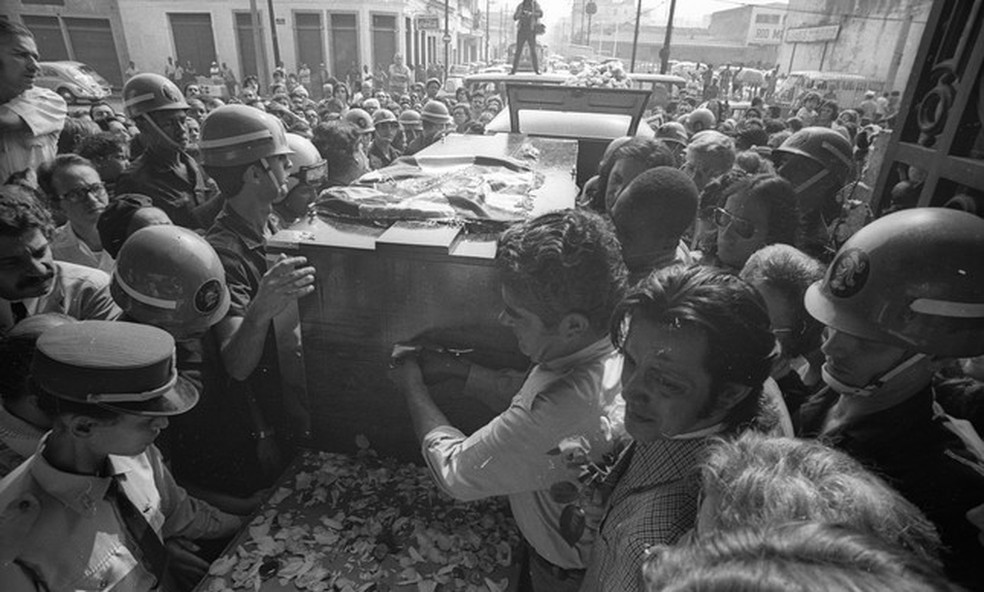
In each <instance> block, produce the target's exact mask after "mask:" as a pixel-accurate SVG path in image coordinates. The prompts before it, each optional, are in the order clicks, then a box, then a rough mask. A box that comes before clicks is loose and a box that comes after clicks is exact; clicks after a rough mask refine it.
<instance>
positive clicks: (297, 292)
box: [215, 256, 314, 380]
mask: <svg viewBox="0 0 984 592" xmlns="http://www.w3.org/2000/svg"><path fill="white" fill-rule="evenodd" d="M306 263H307V259H305V258H304V257H289V258H288V257H283V256H282V257H281V259H280V261H278V262H277V263H276V264H275V265H274V266H273V267H271V268H270V269H269V270H268V271H267V272H266V274H264V275H263V279H262V280H260V287H259V289H258V290H257V292H256V295H255V296H254V298H253V299H252V300H251V301H250V302H249V306H248V307H247V308H246V314H245V315H243V316H239V315H228V316H226V318H224V319H222V321H220V322H219V324H218V325H216V327H215V330H216V335H217V336H218V338H219V344H220V345H219V347H220V351H221V354H222V362H223V364H224V365H225V368H226V372H228V373H229V376H231V377H232V378H235V379H236V380H246V378H247V377H249V375H250V374H252V373H253V370H255V369H256V366H257V364H259V362H260V358H261V357H262V355H263V344H264V342H265V341H266V335H267V330H268V329H269V327H270V323H271V322H272V321H273V318H274V317H275V316H277V315H278V314H279V313H280V311H282V310H283V309H284V308H286V306H287V304H288V303H290V302H292V301H295V300H297V299H298V298H301V297H303V296H307V295H308V294H310V293H311V292H313V291H314V268H313V267H300V266H302V265H305V264H306ZM226 271H227V273H228V271H229V270H228V269H227V270H226Z"/></svg>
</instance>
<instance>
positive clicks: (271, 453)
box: [200, 105, 314, 474]
mask: <svg viewBox="0 0 984 592" xmlns="http://www.w3.org/2000/svg"><path fill="white" fill-rule="evenodd" d="M200 145H201V149H202V159H203V162H204V166H205V170H206V171H207V172H208V174H209V176H211V177H212V178H213V179H215V181H216V183H218V185H219V188H220V189H221V190H222V194H223V195H224V196H225V198H226V203H225V206H224V208H223V210H222V213H221V214H219V216H218V217H217V218H216V220H215V224H213V225H212V227H211V228H210V229H209V231H208V233H207V234H206V240H208V242H209V244H211V245H212V246H213V247H214V248H215V250H216V252H217V253H218V254H219V258H220V259H221V261H222V266H223V268H225V272H226V283H227V284H228V285H229V291H230V293H231V296H232V302H231V306H230V309H229V314H228V315H226V317H225V318H224V319H223V320H221V321H220V322H219V323H218V325H216V327H215V330H216V332H217V337H218V341H219V346H220V351H221V355H222V360H223V363H224V366H225V369H226V371H227V372H228V373H229V375H230V376H231V377H232V378H233V379H234V380H236V381H238V382H237V389H238V390H241V391H242V392H243V393H244V394H245V396H247V397H255V398H257V399H258V401H259V404H260V406H261V407H262V408H263V411H264V416H265V417H266V418H269V419H270V423H269V425H266V426H264V428H263V429H260V430H258V431H257V433H256V435H255V437H256V439H257V450H258V454H259V457H260V461H261V467H262V468H263V469H264V471H265V472H266V473H267V474H276V473H277V472H279V470H280V469H281V468H282V465H281V455H280V449H281V448H283V447H284V446H285V445H286V444H287V435H288V434H287V433H286V432H287V429H288V428H290V430H291V431H292V432H294V435H295V436H297V437H305V436H307V435H308V433H309V432H310V427H309V426H310V423H309V422H310V419H309V418H308V417H307V416H306V413H305V412H304V410H303V402H302V401H299V400H297V399H295V398H292V397H291V398H286V397H285V396H284V391H283V384H282V382H281V379H282V378H283V379H284V381H285V382H289V381H291V379H294V380H301V379H297V378H296V377H291V376H286V375H285V376H283V377H282V376H281V370H282V368H281V364H280V359H281V357H280V355H279V354H278V342H279V343H280V346H279V347H283V345H284V343H285V341H284V340H283V339H280V338H281V337H284V336H285V335H288V334H290V333H294V329H295V327H294V326H290V324H289V323H287V324H286V325H285V324H279V322H278V323H275V322H274V319H275V317H278V316H279V315H280V314H281V313H282V312H284V311H285V310H286V309H287V308H288V305H289V304H291V303H293V302H294V301H296V300H297V299H298V298H301V297H303V296H306V295H307V294H310V293H311V292H312V291H313V290H314V268H313V267H308V266H307V265H306V263H307V261H306V259H305V258H304V257H284V256H281V257H280V260H278V261H277V262H276V263H274V264H272V265H270V264H269V263H268V259H267V252H266V239H268V238H269V237H270V236H272V235H273V233H274V232H276V231H277V230H278V228H277V223H276V219H275V217H274V216H272V213H273V207H274V205H275V204H276V203H279V202H282V201H283V200H284V199H285V198H286V197H287V192H288V189H287V183H288V179H289V177H288V174H289V171H290V168H291V161H290V155H291V154H292V153H293V152H292V151H291V149H290V146H289V145H288V144H287V136H286V132H285V131H284V127H283V124H282V123H281V122H280V120H278V119H276V118H275V117H273V116H271V115H269V114H266V113H263V112H262V111H259V110H257V109H253V108H250V107H246V106H244V105H227V106H224V107H219V108H218V109H216V110H214V111H212V112H211V113H209V114H208V117H206V118H205V123H204V124H203V125H202V139H201V144H200ZM275 325H276V328H277V330H276V331H275ZM288 336H289V335H288ZM292 347H299V344H296V345H295V346H292ZM289 357H291V358H292V357H293V356H289ZM301 381H302V380H301ZM287 394H291V393H287ZM278 435H279V438H278V439H277V440H274V437H275V436H278Z"/></svg>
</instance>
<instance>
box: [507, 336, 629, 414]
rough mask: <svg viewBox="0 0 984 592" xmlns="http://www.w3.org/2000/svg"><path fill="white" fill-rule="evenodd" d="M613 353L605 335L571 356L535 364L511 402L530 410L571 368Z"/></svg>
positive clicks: (613, 347) (610, 343)
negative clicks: (545, 391) (551, 385)
mask: <svg viewBox="0 0 984 592" xmlns="http://www.w3.org/2000/svg"><path fill="white" fill-rule="evenodd" d="M613 353H615V346H613V345H612V341H611V339H610V338H609V337H608V336H607V335H605V336H604V337H603V338H601V339H599V340H598V341H595V342H594V343H592V344H591V345H588V346H587V347H584V348H582V349H579V350H577V351H576V352H574V353H572V354H568V355H566V356H562V357H559V358H555V359H553V360H550V361H549V362H542V363H540V364H537V365H536V366H534V367H533V370H531V371H530V374H529V376H527V377H526V382H524V383H523V386H522V388H520V389H519V392H518V393H516V396H515V397H514V398H513V402H515V403H518V404H519V405H520V406H521V407H523V408H524V409H527V410H529V409H532V407H533V401H534V400H535V399H536V397H537V395H539V394H540V393H541V392H542V391H543V388H544V387H545V386H546V385H548V384H550V383H551V382H553V381H554V380H557V379H558V378H560V377H561V376H563V375H565V374H567V373H568V372H569V371H571V370H572V369H573V368H576V367H578V366H585V365H587V364H590V363H592V362H594V361H597V360H601V359H603V358H605V357H607V356H610V355H612V354H613Z"/></svg>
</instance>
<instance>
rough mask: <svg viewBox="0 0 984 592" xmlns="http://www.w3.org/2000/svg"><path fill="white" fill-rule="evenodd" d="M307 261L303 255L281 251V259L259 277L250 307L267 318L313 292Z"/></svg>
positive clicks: (260, 315)
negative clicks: (292, 254) (290, 255)
mask: <svg viewBox="0 0 984 592" xmlns="http://www.w3.org/2000/svg"><path fill="white" fill-rule="evenodd" d="M305 264H307V259H305V258H304V257H287V256H286V255H283V254H281V255H280V260H279V261H277V263H276V264H274V266H273V267H271V268H270V269H268V270H267V272H266V273H265V274H264V275H263V278H262V279H261V280H260V288H259V290H258V291H257V293H256V297H255V298H254V299H253V302H252V303H251V304H250V308H255V309H256V314H257V315H258V316H259V318H261V319H263V320H270V319H273V317H275V316H277V315H278V314H280V313H281V312H282V311H283V310H284V309H285V308H286V307H287V305H288V304H290V303H291V302H293V301H294V300H297V299H299V298H301V297H303V296H307V295H308V294H310V293H311V292H314V271H315V270H314V267H310V266H308V267H302V266H303V265H305Z"/></svg>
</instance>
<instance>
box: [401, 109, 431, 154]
mask: <svg viewBox="0 0 984 592" xmlns="http://www.w3.org/2000/svg"><path fill="white" fill-rule="evenodd" d="M423 129H424V127H423V125H422V123H421V121H420V113H419V112H417V111H415V110H413V109H404V110H403V111H401V112H400V133H399V134H398V135H397V136H396V139H395V140H393V146H395V147H396V149H397V150H399V151H401V152H404V153H405V152H406V148H407V146H409V145H410V144H412V143H413V141H414V140H416V139H417V136H419V135H420V132H421V131H422V130H423Z"/></svg>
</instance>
